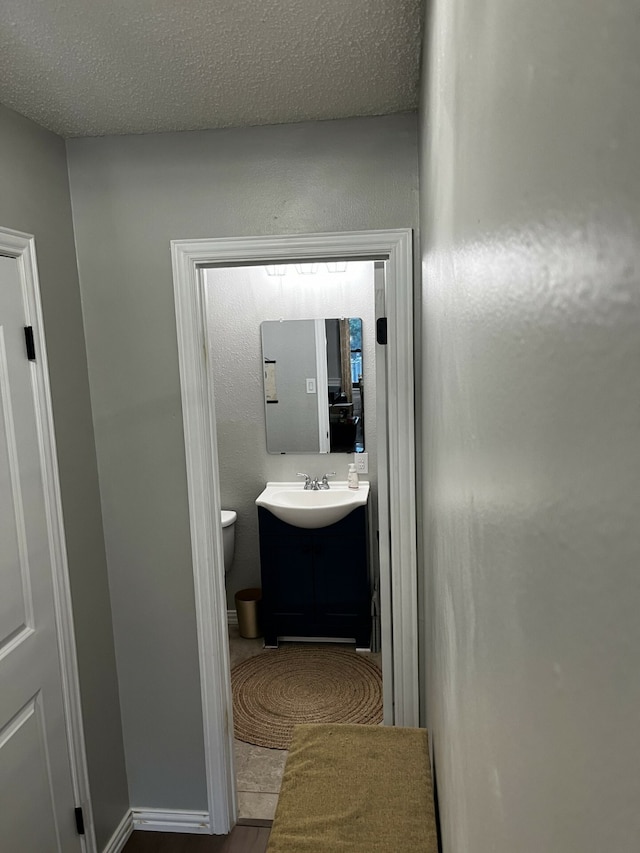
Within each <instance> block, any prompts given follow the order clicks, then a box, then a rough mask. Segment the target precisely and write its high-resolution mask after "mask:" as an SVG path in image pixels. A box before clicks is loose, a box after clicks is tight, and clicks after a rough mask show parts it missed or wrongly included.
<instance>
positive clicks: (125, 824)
mask: <svg viewBox="0 0 640 853" xmlns="http://www.w3.org/2000/svg"><path fill="white" fill-rule="evenodd" d="M132 832H133V818H132V816H131V809H129V811H128V812H126V814H125V816H124V817H123V818H122V820H121V821H120V823H119V824H118V826H117V828H116V831H115V832H114V833H113V835H112V836H111V838H110V839H109V840H108V841H107V843H106V845H105V848H104V850H103V851H102V853H120V851H121V850H122V848H123V847H124V845H125V844H126V843H127V841H128V840H129V836H130V835H131V833H132Z"/></svg>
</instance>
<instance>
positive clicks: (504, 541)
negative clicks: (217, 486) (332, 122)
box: [420, 0, 640, 853]
mask: <svg viewBox="0 0 640 853" xmlns="http://www.w3.org/2000/svg"><path fill="white" fill-rule="evenodd" d="M425 32H426V44H425V55H426V57H427V60H426V62H425V69H424V80H423V84H424V91H423V106H422V119H421V143H420V149H421V152H420V157H421V228H422V233H423V280H424V296H423V335H424V341H425V353H424V359H423V362H422V364H423V386H422V390H423V394H424V407H423V411H422V434H423V442H424V448H425V452H426V454H427V462H428V464H427V469H426V475H425V482H426V483H427V484H428V486H429V489H428V491H427V493H426V506H427V511H426V512H425V515H424V529H423V537H424V549H425V553H426V554H427V557H428V562H427V567H426V568H427V573H428V577H429V579H430V580H429V584H428V587H427V589H426V591H425V607H426V610H427V624H428V626H429V633H428V648H429V657H428V660H429V665H428V667H426V668H425V671H424V674H425V678H426V683H427V685H428V690H429V702H428V718H429V720H428V722H429V725H430V728H431V729H432V736H433V740H434V745H435V760H436V770H437V778H438V783H439V794H440V808H441V817H442V824H443V837H444V850H445V853H470V851H473V853H489V851H491V853H514V851H518V853H543V851H544V853H552V852H553V853H601V851H603V850H611V851H619V852H620V853H622V851H631V850H634V849H636V848H637V844H638V838H639V837H640V811H639V810H638V807H637V804H638V802H640V748H639V742H638V726H637V723H638V709H639V708H640V678H639V672H640V619H639V618H638V612H639V611H640V572H639V571H638V569H639V566H640V526H639V524H638V518H639V517H640V490H639V488H638V484H639V483H640V446H639V438H640V429H639V427H640V417H639V408H638V406H639V401H640V334H639V329H640V244H639V240H638V235H639V233H640V230H639V226H640V169H639V166H638V152H640V53H639V52H638V44H639V43H640V16H639V15H638V8H637V4H634V3H629V2H624V0H608V2H604V3H584V2H583V0H559V1H558V0H540V2H538V3H535V4H532V3H527V2H524V0H516V1H515V2H514V0H473V2H471V0H453V2H452V0H446V2H445V0H432V2H430V3H429V4H428V14H427V21H426V30H425Z"/></svg>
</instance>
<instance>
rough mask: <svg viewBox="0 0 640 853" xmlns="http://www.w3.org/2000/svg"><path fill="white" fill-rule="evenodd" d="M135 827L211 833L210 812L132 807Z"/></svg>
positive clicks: (196, 833)
mask: <svg viewBox="0 0 640 853" xmlns="http://www.w3.org/2000/svg"><path fill="white" fill-rule="evenodd" d="M131 816H132V819H133V828H134V829H144V830H147V831H149V832H189V833H191V834H192V835H211V821H210V820H209V812H194V811H185V810H182V809H177V810H176V811H172V812H171V811H167V810H166V809H131Z"/></svg>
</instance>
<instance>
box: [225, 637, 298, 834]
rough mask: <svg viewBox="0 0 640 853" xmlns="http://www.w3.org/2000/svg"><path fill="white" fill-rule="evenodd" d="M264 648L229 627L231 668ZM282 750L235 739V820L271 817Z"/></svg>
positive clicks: (284, 752)
mask: <svg viewBox="0 0 640 853" xmlns="http://www.w3.org/2000/svg"><path fill="white" fill-rule="evenodd" d="M263 651H264V648H263V640H262V638H261V637H260V638H259V639H257V640H245V639H244V638H243V637H241V636H240V634H239V633H238V628H237V626H234V625H230V626H229V653H230V657H231V666H232V668H233V667H234V666H235V665H236V664H238V663H240V662H241V661H243V660H247V658H250V657H253V656H254V655H259V654H260V653H261V652H263ZM287 755H288V752H287V750H285V749H267V748H266V747H263V746H254V745H253V744H251V743H245V742H244V741H241V740H238V739H237V738H236V740H235V757H236V788H237V791H238V819H239V820H241V821H244V822H248V821H255V822H256V823H263V822H264V823H266V822H269V821H272V820H273V816H274V814H275V810H276V803H277V802H278V793H279V792H280V784H281V782H282V773H283V771H284V763H285V761H286V760H287Z"/></svg>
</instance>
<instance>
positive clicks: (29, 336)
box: [24, 326, 36, 361]
mask: <svg viewBox="0 0 640 853" xmlns="http://www.w3.org/2000/svg"><path fill="white" fill-rule="evenodd" d="M24 342H25V343H26V345H27V358H28V359H29V361H35V360H36V345H35V341H34V340H33V326H25V327H24Z"/></svg>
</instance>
